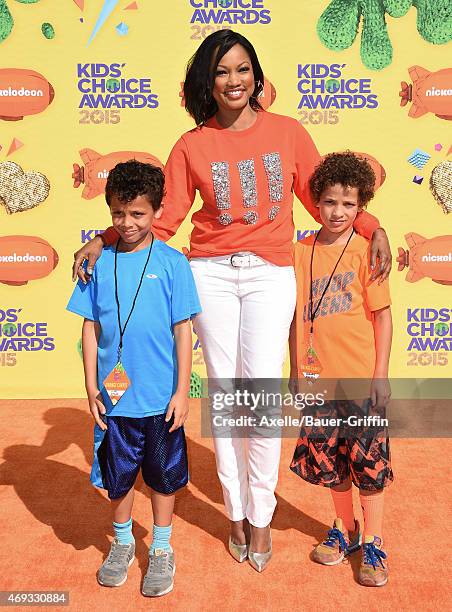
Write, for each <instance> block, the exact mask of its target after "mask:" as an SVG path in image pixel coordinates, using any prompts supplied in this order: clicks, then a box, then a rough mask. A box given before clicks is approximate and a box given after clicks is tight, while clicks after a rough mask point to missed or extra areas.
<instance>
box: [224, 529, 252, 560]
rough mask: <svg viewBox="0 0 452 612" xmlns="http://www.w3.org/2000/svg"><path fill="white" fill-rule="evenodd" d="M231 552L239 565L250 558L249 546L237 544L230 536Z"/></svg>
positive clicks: (229, 546)
mask: <svg viewBox="0 0 452 612" xmlns="http://www.w3.org/2000/svg"><path fill="white" fill-rule="evenodd" d="M228 548H229V552H230V553H231V555H232V556H233V557H234V559H235V560H236V561H238V562H239V563H243V562H244V561H245V560H246V558H247V557H248V545H247V544H235V543H234V542H233V541H232V538H231V537H230V536H229V545H228Z"/></svg>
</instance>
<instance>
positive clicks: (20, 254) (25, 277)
mask: <svg viewBox="0 0 452 612" xmlns="http://www.w3.org/2000/svg"><path fill="white" fill-rule="evenodd" d="M57 265H58V254H57V252H56V251H55V249H53V248H52V246H51V245H50V244H49V243H48V242H47V241H46V240H43V239H42V238H38V237H37V236H2V237H0V283H4V284H5V285H26V284H27V283H28V281H30V280H36V279H38V278H44V277H45V276H48V275H49V274H50V273H51V272H52V271H53V270H54V269H55V268H56V266H57Z"/></svg>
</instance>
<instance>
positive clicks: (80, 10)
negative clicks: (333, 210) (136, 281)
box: [0, 0, 452, 398]
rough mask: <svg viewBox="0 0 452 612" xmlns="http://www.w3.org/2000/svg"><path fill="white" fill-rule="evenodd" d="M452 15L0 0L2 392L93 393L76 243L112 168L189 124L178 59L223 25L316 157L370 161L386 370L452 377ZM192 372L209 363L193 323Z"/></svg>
mask: <svg viewBox="0 0 452 612" xmlns="http://www.w3.org/2000/svg"><path fill="white" fill-rule="evenodd" d="M451 20H452V16H451V8H450V0H438V1H432V0H413V2H411V0H408V1H406V0H397V1H396V0H385V1H382V0H367V1H366V2H361V1H360V0H333V1H328V0H319V1H317V2H312V1H310V0H283V1H282V0H167V1H166V2H158V1H157V0H137V1H136V2H130V1H129V0H105V1H104V0H60V1H59V2H55V1H51V0H1V2H0V149H1V150H0V383H1V386H0V389H1V390H0V397H1V398H51V397H64V398H68V397H82V396H83V395H84V387H83V376H82V361H81V355H80V335H81V320H80V319H79V318H78V317H75V316H74V315H71V314H69V313H67V312H66V311H65V306H66V303H67V300H68V298H69V295H70V294H71V291H72V283H71V280H70V273H71V265H72V260H73V253H74V251H76V250H77V249H78V248H79V247H80V245H82V244H83V243H85V242H86V241H88V240H89V239H90V238H92V237H93V236H95V235H96V234H97V233H98V232H101V231H102V230H103V229H104V228H106V227H107V226H108V225H109V211H108V207H107V205H106V204H105V200H104V188H105V182H106V178H107V176H108V173H109V170H110V169H111V168H112V167H113V166H114V165H115V164H116V163H118V162H119V161H123V160H127V159H130V158H131V157H138V158H140V157H141V156H144V157H148V156H149V155H151V156H153V157H156V158H158V159H159V160H161V161H162V162H163V163H164V162H165V161H166V158H167V156H168V154H169V151H170V149H171V147H172V145H173V144H174V142H175V141H176V140H177V138H178V137H179V136H180V135H181V134H182V133H183V132H185V131H187V130H189V129H191V128H192V127H193V123H192V121H191V119H190V117H189V116H188V115H187V113H186V112H185V110H184V106H183V96H182V83H183V78H184V68H185V65H186V62H187V60H188V59H189V58H190V56H191V55H192V54H193V53H194V51H195V50H196V48H197V47H198V45H199V44H200V43H201V42H202V40H203V39H204V38H205V37H206V36H207V35H209V34H210V33H212V32H213V31H215V30H217V29H220V28H232V29H235V30H237V31H239V32H240V33H242V34H244V35H245V36H246V37H247V38H249V39H250V40H251V42H252V43H253V44H254V46H255V48H256V50H257V53H258V56H259V59H260V62H261V64H262V67H263V69H264V72H265V75H266V84H265V90H264V96H263V98H262V104H263V106H264V107H265V108H267V109H268V112H275V113H280V114H285V115H289V116H292V117H294V118H296V119H297V120H298V121H299V122H300V123H301V124H303V125H304V126H305V127H306V129H307V130H308V131H309V133H310V134H311V136H312V137H313V139H314V141H315V143H316V145H317V147H318V149H319V150H320V152H321V153H322V154H325V153H327V152H330V151H338V150H344V149H347V148H348V149H352V150H354V151H357V152H364V153H366V154H367V155H369V156H371V157H372V158H374V166H375V167H376V168H377V171H378V174H379V178H380V181H383V183H382V185H381V187H380V188H379V189H378V192H377V194H376V197H375V198H374V200H373V201H372V202H371V204H370V206H369V211H370V212H372V213H373V214H375V215H376V216H378V217H379V219H380V220H381V223H382V225H383V226H384V227H385V228H386V230H387V232H388V235H389V237H390V241H391V246H392V250H393V255H394V268H393V272H392V273H391V289H392V297H393V315H394V322H395V330H394V344H393V351H392V357H391V375H392V376H395V377H413V378H414V377H416V378H438V377H449V376H450V375H451V372H452V317H451V315H452V287H451V286H450V285H451V284H452V199H451V198H452V196H451V189H452V187H451V184H452V138H451V135H452V129H451V128H452V123H451V122H450V120H451V119H452V67H451V59H450V58H451V49H452V46H451V43H450V40H451V32H452V23H451ZM199 205H200V202H199V199H198V200H197V201H196V202H195V207H198V206H199ZM294 218H295V227H296V231H295V235H294V240H300V239H302V238H303V237H304V236H306V235H308V234H309V233H312V232H314V231H316V229H317V226H316V224H315V222H314V221H313V220H312V219H311V218H310V216H309V215H308V214H307V213H306V211H305V210H304V208H303V206H302V205H301V204H300V203H299V202H298V201H296V202H295V213H294ZM190 231H191V224H190V219H187V220H186V221H185V222H184V224H183V225H182V226H181V228H180V230H179V231H178V233H177V235H176V236H175V237H174V239H173V240H172V241H171V243H170V244H171V245H172V246H174V247H176V248H178V249H182V248H183V247H184V246H188V240H189V234H190ZM268 350H269V351H271V350H273V349H272V346H269V347H268ZM286 367H287V364H286ZM193 371H194V373H195V374H197V375H199V376H203V375H205V368H204V362H203V356H202V348H201V346H200V345H199V342H198V341H197V339H196V336H194V337H193ZM195 378H196V376H195Z"/></svg>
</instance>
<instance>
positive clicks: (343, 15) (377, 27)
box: [317, 0, 452, 70]
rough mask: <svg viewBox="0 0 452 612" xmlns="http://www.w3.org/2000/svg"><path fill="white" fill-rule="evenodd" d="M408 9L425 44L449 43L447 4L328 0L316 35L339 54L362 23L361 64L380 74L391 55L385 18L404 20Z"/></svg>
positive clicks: (440, 0) (451, 16) (451, 14)
mask: <svg viewBox="0 0 452 612" xmlns="http://www.w3.org/2000/svg"><path fill="white" fill-rule="evenodd" d="M411 6H414V7H416V9H417V29H418V32H419V34H420V35H421V36H422V37H423V38H424V39H425V40H427V41H428V42H430V43H433V44H436V45H440V44H445V43H447V42H449V41H450V40H452V3H451V1H450V0H331V2H330V4H329V5H328V6H327V8H326V9H325V11H324V12H323V13H322V14H321V16H320V18H319V20H318V22H317V34H318V36H319V38H320V40H321V42H322V43H323V44H324V45H325V46H326V47H328V49H332V50H333V51H342V50H343V49H347V48H348V47H350V46H351V45H352V44H353V43H354V41H355V39H356V37H357V35H358V31H359V29H360V22H361V21H362V30H361V50H360V52H361V60H362V62H363V64H364V65H365V66H366V67H367V68H369V69H371V70H382V69H383V68H386V66H389V64H390V63H391V62H392V54H393V49H392V44H391V41H390V39H389V35H388V30H387V27H386V19H385V15H386V13H387V14H388V15H390V16H391V17H403V16H404V15H406V14H407V12H408V11H409V9H410V8H411Z"/></svg>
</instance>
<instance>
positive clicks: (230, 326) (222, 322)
mask: <svg viewBox="0 0 452 612" xmlns="http://www.w3.org/2000/svg"><path fill="white" fill-rule="evenodd" d="M225 259H226V258H225V257H220V258H211V259H210V258H209V259H204V258H202V259H200V258H196V259H193V260H191V262H190V264H191V268H192V271H193V275H194V278H195V282H196V287H197V290H198V294H199V298H200V301H201V306H202V313H201V314H200V315H198V316H197V317H196V319H195V323H194V328H195V332H196V334H197V335H198V338H199V340H200V342H201V346H202V350H203V354H204V360H205V362H206V369H207V376H208V377H209V379H215V378H217V379H228V378H229V379H231V378H245V379H252V378H273V379H279V378H281V375H282V367H283V364H284V360H285V356H286V352H287V339H288V336H289V328H290V324H291V322H292V318H293V313H294V309H295V299H296V284H295V274H294V269H293V267H292V266H283V267H282V266H275V265H273V264H271V263H268V262H265V261H264V260H260V261H259V263H257V264H255V265H252V266H251V267H244V268H235V267H232V266H231V265H230V264H225V263H219V261H220V260H223V261H224V260H225ZM214 444H215V454H216V462H217V470H218V476H219V479H220V482H221V486H222V488H223V496H224V503H225V506H226V511H227V514H228V516H229V518H230V520H232V521H240V520H243V519H244V518H247V519H248V520H249V522H250V523H251V524H252V525H254V526H255V527H265V526H266V525H268V524H269V523H270V521H271V519H272V516H273V512H274V510H275V506H276V498H275V487H276V483H277V481H278V468H279V459H280V454H281V438H280V437H279V436H278V437H277V438H269V437H252V438H234V437H229V438H228V437H215V438H214Z"/></svg>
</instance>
